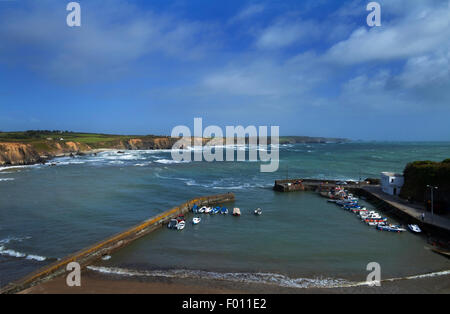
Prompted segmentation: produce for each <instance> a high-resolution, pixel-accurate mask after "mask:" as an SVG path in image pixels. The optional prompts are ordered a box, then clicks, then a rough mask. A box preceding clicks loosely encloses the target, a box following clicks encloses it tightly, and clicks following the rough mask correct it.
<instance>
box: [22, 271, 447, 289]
mask: <svg viewBox="0 0 450 314" xmlns="http://www.w3.org/2000/svg"><path fill="white" fill-rule="evenodd" d="M449 277H450V276H449V275H447V276H440V277H428V278H419V279H414V280H397V281H387V282H384V281H383V282H382V285H381V286H380V287H368V286H355V287H346V288H303V289H302V288H286V287H281V286H277V285H269V284H249V283H240V282H231V281H224V280H199V279H189V278H185V279H174V278H162V277H152V278H138V277H124V276H114V275H104V274H99V273H96V272H93V271H90V270H87V271H85V272H84V273H83V277H82V282H81V287H68V286H67V285H66V282H65V277H62V276H60V277H57V278H54V279H52V280H50V281H47V282H44V283H41V284H39V285H37V286H34V287H31V288H29V289H26V290H24V291H21V292H20V294H342V293H349V294H379V293H389V294H390V293H407V294H419V293H436V291H438V293H441V294H449V293H450V280H449Z"/></svg>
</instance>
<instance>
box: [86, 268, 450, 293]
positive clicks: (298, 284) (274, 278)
mask: <svg viewBox="0 0 450 314" xmlns="http://www.w3.org/2000/svg"><path fill="white" fill-rule="evenodd" d="M87 268H88V269H90V270H92V271H96V272H99V273H103V274H110V275H119V276H128V277H165V278H179V279H186V278H189V279H213V280H223V281H231V282H240V283H254V284H266V285H275V286H280V287H286V288H300V289H306V288H347V287H357V286H370V285H371V283H370V282H351V281H348V280H346V279H340V278H326V277H316V278H291V277H288V276H286V275H282V274H276V273H238V272H236V273H232V272H228V273H219V272H211V271H203V270H187V269H175V270H147V271H146V270H133V269H126V268H118V267H102V266H88V267H87ZM447 275H450V270H445V271H439V272H433V273H427V274H421V275H413V276H406V277H399V278H390V279H384V280H382V281H381V282H392V281H398V280H413V279H420V278H430V277H438V276H447Z"/></svg>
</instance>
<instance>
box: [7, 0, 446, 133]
mask: <svg viewBox="0 0 450 314" xmlns="http://www.w3.org/2000/svg"><path fill="white" fill-rule="evenodd" d="M69 2H70V1H65V0H53V1H50V0H40V1H35V0H8V1H5V0H0V131H15V130H30V129H58V130H72V131H84V132H101V133H112V134H170V133H171V130H172V128H174V127H175V126H177V125H187V126H189V127H191V128H192V127H193V120H194V118H196V117H201V118H203V125H204V126H207V125H218V126H221V127H225V126H227V125H243V126H249V125H255V126H279V127H280V134H282V135H306V136H325V137H346V138H350V139H354V140H358V139H362V140H386V141H398V140H407V141H424V140H440V141H449V140H450V75H449V56H450V53H449V47H450V28H449V25H448V24H449V21H450V9H449V2H448V1H447V0H385V1H382V0H379V1H378V2H379V4H380V6H381V26H379V27H369V26H368V25H367V23H366V18H367V15H368V14H369V11H367V10H366V5H367V4H368V3H369V1H362V0H348V1H330V0H305V1H299V0H296V1H291V0H285V1H275V0H272V1H269V0H266V1H245V0H239V1H238V0H227V1H213V0H185V1H181V0H178V1H177V0H176V1H169V0H150V1H149V0H147V1H144V0H141V1H139V0H135V1H125V0H108V1H104V0H103V1H102V0H84V1H83V0H80V1H78V3H79V4H80V6H81V27H68V26H67V24H66V17H67V14H68V13H69V12H68V11H66V5H67V4H68V3H69Z"/></svg>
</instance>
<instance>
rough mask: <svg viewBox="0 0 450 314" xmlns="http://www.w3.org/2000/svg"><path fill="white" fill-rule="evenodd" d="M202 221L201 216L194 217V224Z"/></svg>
mask: <svg viewBox="0 0 450 314" xmlns="http://www.w3.org/2000/svg"><path fill="white" fill-rule="evenodd" d="M200 221H202V219H201V218H200V217H194V218H192V224H194V225H198V224H199V223H200Z"/></svg>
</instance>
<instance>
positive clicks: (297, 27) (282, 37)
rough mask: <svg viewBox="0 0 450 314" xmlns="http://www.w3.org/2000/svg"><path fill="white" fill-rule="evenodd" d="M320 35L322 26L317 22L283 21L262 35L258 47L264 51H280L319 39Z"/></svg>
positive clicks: (258, 40) (271, 26)
mask: <svg viewBox="0 0 450 314" xmlns="http://www.w3.org/2000/svg"><path fill="white" fill-rule="evenodd" d="M319 34H320V25H319V24H317V23H316V22H313V21H302V20H295V21H292V20H286V19H282V20H279V21H277V22H275V23H274V24H272V25H270V26H269V27H267V28H265V29H264V30H263V31H262V32H261V33H260V35H259V36H258V38H257V41H256V46H257V47H258V48H262V49H279V48H283V47H287V46H290V45H292V44H294V43H299V42H301V41H304V40H306V39H311V38H314V37H317V36H318V35H319Z"/></svg>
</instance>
